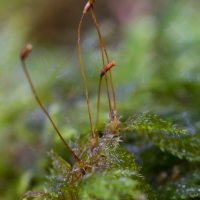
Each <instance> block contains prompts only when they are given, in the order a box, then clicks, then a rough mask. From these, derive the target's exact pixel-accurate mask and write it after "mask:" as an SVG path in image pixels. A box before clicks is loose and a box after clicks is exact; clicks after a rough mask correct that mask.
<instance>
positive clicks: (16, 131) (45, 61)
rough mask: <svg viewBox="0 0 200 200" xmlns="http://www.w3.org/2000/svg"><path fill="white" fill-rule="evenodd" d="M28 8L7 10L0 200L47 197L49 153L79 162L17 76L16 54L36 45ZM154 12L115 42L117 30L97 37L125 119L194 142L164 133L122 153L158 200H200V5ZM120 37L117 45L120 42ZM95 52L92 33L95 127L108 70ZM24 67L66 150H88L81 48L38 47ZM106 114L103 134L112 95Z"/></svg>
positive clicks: (86, 43)
mask: <svg viewBox="0 0 200 200" xmlns="http://www.w3.org/2000/svg"><path fill="white" fill-rule="evenodd" d="M23 3H24V2H23V1H18V3H15V4H16V5H17V7H16V8H13V7H12V15H8V14H7V11H6V9H4V8H10V7H8V3H6V1H1V3H0V5H1V6H0V8H1V17H2V19H3V20H1V26H0V44H1V45H0V58H1V59H0V102H1V103H0V112H1V115H0V133H1V134H0V152H1V158H0V199H8V200H9V199H19V198H20V196H22V194H24V193H25V192H26V191H27V190H29V189H33V188H34V189H35V190H37V191H42V190H43V188H44V185H43V184H44V182H45V180H46V179H45V177H44V174H48V173H49V167H50V166H51V165H50V160H49V158H48V157H47V156H46V152H47V151H48V150H50V149H51V148H53V149H54V150H55V151H56V152H57V153H58V154H59V155H61V156H62V157H63V158H64V159H67V161H69V162H70V163H72V162H73V159H72V158H71V157H70V155H68V153H67V151H66V150H65V148H64V146H63V144H62V143H61V141H60V140H59V138H58V137H57V135H56V134H55V133H54V130H53V129H52V127H51V125H50V124H49V122H48V121H47V120H46V117H45V116H44V114H43V113H42V112H41V111H40V109H39V106H38V105H37V104H36V102H35V100H34V97H33V96H32V94H31V91H30V89H29V85H28V83H27V80H26V78H25V76H24V74H23V72H22V69H21V66H20V61H19V56H18V55H19V51H20V49H21V47H22V46H24V44H25V43H26V42H27V41H29V40H28V39H27V37H28V35H30V30H31V27H30V24H29V21H28V19H29V18H27V16H29V14H27V12H26V11H25V8H21V7H20V6H21V5H22V4H23ZM154 3H155V5H156V6H155V8H154V10H153V11H152V12H151V13H149V15H141V16H138V17H136V18H134V19H133V20H131V19H130V20H129V21H128V22H127V23H126V24H120V27H119V28H118V29H117V31H118V33H115V32H114V31H112V30H111V31H110V32H109V31H108V34H107V35H106V33H107V32H106V26H102V27H103V29H102V28H101V27H100V28H101V31H102V33H103V34H104V31H105V34H104V35H105V38H106V40H105V44H107V45H106V46H107V49H108V52H109V55H110V59H112V60H115V61H116V63H117V66H116V67H115V68H113V74H114V81H115V88H116V91H117V101H118V105H117V106H118V115H123V118H122V119H121V120H122V121H126V119H128V118H129V117H130V116H137V115H134V114H135V113H142V112H146V111H149V112H150V113H154V114H156V115H157V116H159V118H163V119H165V120H166V121H170V122H173V124H177V125H178V127H181V128H184V129H186V130H187V132H186V134H185V135H182V136H181V137H179V136H178V135H177V136H176V137H172V136H171V135H169V136H170V137H168V135H167V136H166V135H165V134H163V133H160V132H159V133H160V134H161V135H162V137H161V138H160V139H159V138H158V137H157V133H153V134H152V135H151V136H149V135H148V134H136V131H135V130H134V132H133V133H134V134H133V133H132V132H131V133H130V130H126V134H123V140H124V143H123V146H124V147H125V148H127V149H128V150H129V151H131V152H133V153H134V154H135V160H136V162H137V163H139V165H140V166H142V169H141V171H140V173H141V174H143V175H144V177H145V180H146V181H148V183H149V184H150V185H151V187H152V188H153V189H154V191H155V192H156V193H157V197H158V199H198V198H200V186H199V182H200V179H199V170H198V169H199V167H200V164H199V142H200V133H199V131H200V124H199V119H200V116H199V113H200V112H199V105H200V93H199V82H200V68H199V66H200V59H199V52H200V29H199V25H200V22H199V17H200V16H199V15H200V13H199V6H200V2H198V1H195V0H190V1H186V0H178V1H176V2H174V1H172V0H170V1H165V2H159V3H158V1H156V0H155V1H154ZM80 15H81V13H80ZM88 18H89V17H88ZM5 19H6V20H5ZM97 19H98V16H97ZM107 29H109V28H108V27H107ZM115 34H117V35H118V41H114V42H113V41H112V38H113V37H114V36H113V35H115ZM36 43H37V42H36ZM98 45H99V43H98V38H97V34H96V31H95V29H94V28H91V29H90V30H88V31H87V32H85V33H84V34H83V36H82V51H83V62H84V67H85V71H86V74H87V78H88V86H89V95H90V101H91V108H92V116H93V117H94V116H95V114H96V100H97V85H98V81H99V72H100V69H101V64H100V63H101V56H100V49H99V46H98ZM27 65H28V70H29V72H30V75H31V77H32V80H33V82H34V84H35V86H36V88H37V91H38V94H39V96H40V98H41V100H42V101H43V103H44V104H45V106H46V107H47V109H48V111H49V113H50V114H51V115H52V118H53V119H54V120H55V123H56V124H57V126H58V127H59V129H60V131H61V133H62V135H63V136H64V137H65V139H66V140H67V141H69V142H70V141H72V142H74V141H79V142H80V143H81V141H82V138H84V136H85V135H87V134H88V133H89V123H88V118H87V117H86V115H87V109H86V103H85V98H84V90H83V87H82V86H83V84H82V79H81V74H80V71H79V64H78V59H77V49H76V47H74V48H71V47H70V48H69V47H67V44H66V45H62V46H61V45H60V46H53V45H51V44H48V48H47V47H45V48H43V47H42V45H41V46H39V45H38V47H37V46H36V47H35V49H34V50H33V52H32V54H31V55H30V57H29V58H28V60H27ZM103 88H104V87H103ZM100 112H101V113H100V122H101V123H102V124H103V123H104V122H105V121H107V120H108V105H107V97H106V93H105V89H104V91H103V92H102V99H101V111H100ZM143 117H144V116H143ZM66 118H67V119H66ZM137 119H138V118H137ZM143 119H144V118H143ZM167 123H168V122H167ZM102 127H103V125H102ZM131 131H132V130H131ZM160 147H162V148H161V150H160ZM112 173H117V172H116V171H115V172H112ZM112 173H110V174H109V176H113V174H112ZM87 178H88V182H90V180H89V177H87ZM87 178H86V179H87ZM95 180H98V174H97V175H96V179H95ZM122 184H123V183H122ZM131 184H132V185H133V187H134V183H133V182H131ZM84 187H87V186H84ZM86 189H87V188H86ZM105 195H106V194H105Z"/></svg>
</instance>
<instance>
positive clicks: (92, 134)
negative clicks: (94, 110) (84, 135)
mask: <svg viewBox="0 0 200 200" xmlns="http://www.w3.org/2000/svg"><path fill="white" fill-rule="evenodd" d="M84 16H85V15H84V14H83V15H82V17H81V20H80V23H79V26H78V57H79V62H80V69H81V73H82V77H83V82H84V86H85V96H86V102H87V108H88V115H89V120H90V130H91V137H92V139H94V138H95V134H94V131H93V125H92V117H91V112H90V102H89V97H88V87H87V81H86V77H85V73H84V69H83V62H82V56H81V43H80V41H81V37H80V35H81V26H82V23H83V19H84Z"/></svg>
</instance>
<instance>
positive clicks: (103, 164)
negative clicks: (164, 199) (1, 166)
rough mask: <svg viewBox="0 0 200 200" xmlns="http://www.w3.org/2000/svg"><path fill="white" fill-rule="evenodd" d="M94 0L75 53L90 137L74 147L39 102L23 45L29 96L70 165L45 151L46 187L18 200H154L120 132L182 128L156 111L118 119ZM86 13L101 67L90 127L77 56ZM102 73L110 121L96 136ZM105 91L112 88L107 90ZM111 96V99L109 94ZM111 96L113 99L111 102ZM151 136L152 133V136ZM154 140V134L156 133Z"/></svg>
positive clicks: (27, 48)
mask: <svg viewBox="0 0 200 200" xmlns="http://www.w3.org/2000/svg"><path fill="white" fill-rule="evenodd" d="M94 3H95V1H94V0H89V1H88V2H87V3H86V5H85V7H84V10H83V14H82V17H81V20H80V23H79V26H78V57H79V62H80V70H81V74H82V77H83V82H84V87H85V96H86V104H87V110H88V116H89V125H90V133H91V139H90V140H89V141H87V142H86V143H85V142H84V144H79V145H78V147H77V148H76V150H75V151H73V150H72V149H71V147H70V146H69V145H68V143H67V142H66V141H65V140H64V138H63V137H62V135H61V134H60V132H59V130H58V128H57V126H56V125H55V123H54V121H53V119H52V118H51V116H50V115H49V113H48V112H47V110H46V109H45V107H44V106H43V104H42V102H41V100H40V98H39V96H38V94H37V92H36V90H35V88H34V85H33V83H32V81H31V78H30V76H29V73H28V71H27V68H26V63H25V60H26V58H27V56H28V54H29V52H30V51H31V50H32V46H31V45H30V44H28V45H26V46H25V47H24V48H23V49H22V50H21V53H20V58H21V61H22V67H23V70H24V72H25V75H26V77H27V79H28V82H29V85H30V87H31V90H32V92H33V95H34V97H35V99H36V101H37V102H38V104H39V106H40V107H41V109H42V110H43V111H44V113H45V114H46V116H47V117H48V119H49V121H50V122H51V124H52V126H53V127H54V129H55V131H56V133H57V134H58V136H59V137H60V139H61V140H62V142H63V143H64V145H65V146H66V147H67V149H68V151H69V152H71V154H72V155H73V157H74V165H73V166H70V165H69V164H68V162H67V161H65V160H64V159H62V158H61V157H59V156H58V155H57V154H56V153H55V152H53V151H51V152H50V153H49V155H50V157H51V159H52V163H53V170H52V174H51V176H49V182H48V184H49V186H48V188H47V189H45V191H44V192H36V191H28V192H27V193H26V194H24V196H23V197H22V199H24V200H25V199H28V198H36V199H37V198H43V199H62V200H63V199H66V200H75V199H108V200H111V199H114V200H115V199H116V200H118V199H123V200H124V199H138V200H140V199H141V200H142V199H156V195H155V193H154V191H153V190H152V189H151V188H150V186H149V185H148V184H147V183H146V182H145V181H144V179H143V177H142V176H141V175H140V174H139V170H140V168H141V167H140V166H139V165H138V164H137V163H136V162H135V160H134V155H133V154H132V153H130V152H128V151H127V150H126V149H124V148H123V147H121V146H120V144H119V142H121V138H120V135H119V134H120V132H122V131H126V130H135V131H138V132H144V133H146V134H147V135H151V133H152V136H151V137H152V138H154V136H155V133H156V131H157V132H158V131H161V132H172V133H175V134H178V133H183V132H184V131H183V130H181V129H179V128H176V127H175V126H173V125H171V124H170V123H168V122H165V121H163V120H160V119H159V118H158V117H156V116H155V115H150V114H148V113H142V114H141V115H135V116H134V117H133V118H129V119H128V120H127V121H126V122H124V123H122V122H120V118H119V117H118V116H117V103H116V95H115V87H114V83H113V78H112V70H113V67H114V66H115V65H116V63H115V61H110V59H109V56H108V52H107V50H106V47H105V44H104V41H103V38H102V35H101V32H100V30H99V26H98V23H97V20H96V16H95V11H94ZM89 11H91V15H92V19H93V22H94V25H95V28H96V30H97V34H98V39H99V43H100V50H101V57H102V58H101V59H102V69H101V71H100V77H99V86H98V98H97V114H96V124H95V127H94V126H93V123H92V121H93V120H92V115H91V108H90V101H89V94H88V85H87V81H86V77H85V73H84V67H83V62H82V54H81V26H82V23H83V20H84V19H85V16H86V15H87V14H88V13H89ZM104 77H105V82H106V91H107V98H108V107H109V112H108V113H109V118H110V120H109V122H108V123H106V124H105V128H104V130H103V135H102V136H101V137H100V136H99V133H98V131H99V126H98V124H99V112H100V94H101V84H102V80H103V78H104ZM110 89H111V91H112V92H110ZM111 97H112V98H111ZM111 99H112V100H111ZM153 134H154V135H153ZM155 138H158V137H157V136H155Z"/></svg>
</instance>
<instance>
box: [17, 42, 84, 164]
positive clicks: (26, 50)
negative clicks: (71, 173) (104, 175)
mask: <svg viewBox="0 0 200 200" xmlns="http://www.w3.org/2000/svg"><path fill="white" fill-rule="evenodd" d="M31 49H32V46H31V45H27V46H25V47H24V48H23V49H22V50H21V52H20V58H21V61H22V67H23V70H24V73H25V75H26V78H27V80H28V83H29V85H30V88H31V90H32V93H33V95H34V97H35V99H36V101H37V103H38V104H39V105H40V107H41V109H42V110H43V111H44V113H45V114H46V116H47V117H48V119H49V121H50V122H51V124H52V125H53V127H54V129H55V131H56V133H57V134H58V136H59V137H60V139H61V140H62V142H63V143H64V144H65V146H66V147H67V149H68V150H69V151H70V152H71V153H72V155H73V156H74V159H75V160H76V161H77V162H78V163H81V160H80V159H79V158H78V156H77V155H76V154H75V153H74V151H72V149H71V148H70V147H69V145H68V144H67V142H66V141H65V140H64V138H63V137H62V135H61V134H60V132H59V130H58V128H57V127H56V125H55V123H54V122H53V120H52V118H51V117H50V115H49V113H48V112H47V110H46V109H45V107H44V106H43V104H42V103H41V101H40V99H39V97H38V94H37V92H36V90H35V87H34V85H33V83H32V81H31V78H30V76H29V73H28V70H27V67H26V63H25V58H26V57H27V55H28V53H29V52H30V51H31Z"/></svg>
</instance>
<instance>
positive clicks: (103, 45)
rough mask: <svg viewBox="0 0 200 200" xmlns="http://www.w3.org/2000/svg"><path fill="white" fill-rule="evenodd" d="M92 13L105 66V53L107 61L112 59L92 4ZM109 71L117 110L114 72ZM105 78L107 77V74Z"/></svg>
mask: <svg viewBox="0 0 200 200" xmlns="http://www.w3.org/2000/svg"><path fill="white" fill-rule="evenodd" d="M91 13H92V18H93V21H94V24H95V27H96V30H97V33H98V36H99V41H100V47H101V51H102V61H103V66H105V62H104V53H105V55H106V59H107V63H109V62H110V61H109V57H108V53H107V50H106V47H105V44H104V41H103V38H102V36H101V32H100V30H99V26H98V23H97V20H96V16H95V12H94V7H93V5H92V6H91ZM103 52H104V53H103ZM109 73H110V82H111V86H112V94H113V100H114V111H115V112H116V110H117V103H116V95H115V89H114V83H113V79H112V72H111V70H109ZM105 78H106V74H105ZM106 79H107V78H106ZM107 90H108V89H107ZM110 110H112V109H110Z"/></svg>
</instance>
